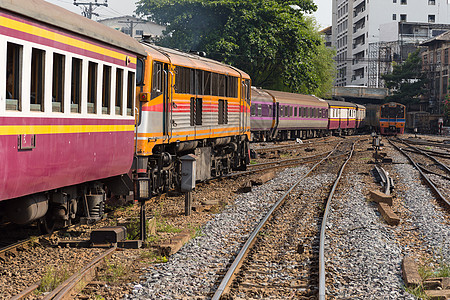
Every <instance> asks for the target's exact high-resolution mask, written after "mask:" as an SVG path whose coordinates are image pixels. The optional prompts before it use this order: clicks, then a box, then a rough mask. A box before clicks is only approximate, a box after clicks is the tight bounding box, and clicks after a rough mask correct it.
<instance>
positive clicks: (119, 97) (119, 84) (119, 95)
mask: <svg viewBox="0 0 450 300" xmlns="http://www.w3.org/2000/svg"><path fill="white" fill-rule="evenodd" d="M122 102H123V70H122V69H117V70H116V110H115V111H116V115H121V114H122Z"/></svg>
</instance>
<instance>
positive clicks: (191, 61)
mask: <svg viewBox="0 0 450 300" xmlns="http://www.w3.org/2000/svg"><path fill="white" fill-rule="evenodd" d="M144 48H145V50H146V51H147V53H148V54H149V55H150V56H152V58H153V59H156V60H160V61H165V62H169V61H170V62H171V63H172V64H174V65H177V66H182V67H187V68H194V69H201V70H205V71H211V72H217V73H222V74H227V75H231V76H236V77H239V76H241V75H242V77H243V78H246V79H249V78H250V76H249V75H248V74H247V73H245V72H244V71H241V70H239V69H237V68H235V67H232V66H230V65H227V64H224V63H221V62H218V61H215V60H212V59H209V58H206V57H201V56H199V55H194V54H191V53H185V52H181V51H178V50H173V49H169V48H164V47H160V46H155V45H149V44H144Z"/></svg>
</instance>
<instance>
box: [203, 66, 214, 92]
mask: <svg viewBox="0 0 450 300" xmlns="http://www.w3.org/2000/svg"><path fill="white" fill-rule="evenodd" d="M211 77H212V74H211V72H206V71H205V72H204V74H203V95H211Z"/></svg>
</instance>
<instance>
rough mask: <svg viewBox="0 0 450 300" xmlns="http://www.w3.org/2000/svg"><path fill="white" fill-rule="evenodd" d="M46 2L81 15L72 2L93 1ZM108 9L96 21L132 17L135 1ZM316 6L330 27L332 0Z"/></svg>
mask: <svg viewBox="0 0 450 300" xmlns="http://www.w3.org/2000/svg"><path fill="white" fill-rule="evenodd" d="M46 1H47V2H50V3H53V4H56V5H59V6H62V7H64V8H66V9H68V10H70V11H72V12H74V13H77V14H81V6H75V5H73V2H79V3H87V2H95V0H46ZM104 1H105V0H97V2H98V3H104ZM107 2H108V7H104V6H99V7H97V8H96V9H95V11H94V12H95V13H98V14H99V18H98V19H100V20H101V19H107V18H113V17H119V16H122V15H132V14H133V12H134V11H135V10H136V2H137V1H136V0H107ZM314 2H315V3H316V5H317V6H318V10H317V12H316V13H314V14H313V15H314V16H315V17H316V20H317V22H318V24H319V25H320V28H321V29H322V28H325V27H328V26H330V25H331V3H332V0H314Z"/></svg>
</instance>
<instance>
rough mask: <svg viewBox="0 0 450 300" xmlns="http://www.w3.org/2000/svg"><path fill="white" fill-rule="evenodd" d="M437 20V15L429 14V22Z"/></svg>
mask: <svg viewBox="0 0 450 300" xmlns="http://www.w3.org/2000/svg"><path fill="white" fill-rule="evenodd" d="M435 20H436V17H435V15H428V23H434V22H435Z"/></svg>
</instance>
